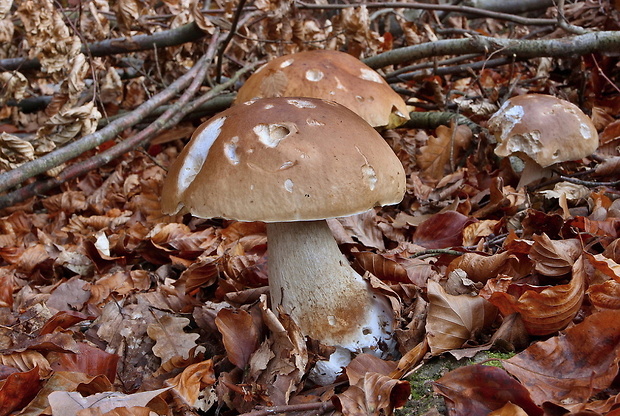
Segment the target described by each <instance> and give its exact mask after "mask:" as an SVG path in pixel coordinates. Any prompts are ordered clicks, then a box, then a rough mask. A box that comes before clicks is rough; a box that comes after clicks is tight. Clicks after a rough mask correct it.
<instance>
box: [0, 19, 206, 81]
mask: <svg viewBox="0 0 620 416" xmlns="http://www.w3.org/2000/svg"><path fill="white" fill-rule="evenodd" d="M205 35H206V33H205V32H203V31H202V30H201V29H200V28H199V27H198V25H197V24H196V23H195V22H191V23H187V24H185V25H183V26H180V27H177V28H174V29H170V30H162V31H161V32H155V33H153V34H151V35H136V36H131V37H122V38H114V39H106V40H102V41H100V42H94V43H91V44H85V45H82V52H83V53H90V55H92V56H108V55H114V54H119V53H127V52H136V51H145V50H149V49H153V48H154V47H158V48H165V47H168V46H178V45H181V44H183V43H187V42H194V41H197V40H199V39H201V38H203V37H204V36H205ZM40 68H41V63H40V62H39V60H38V59H27V58H8V59H0V69H2V70H3V71H13V70H17V69H19V70H21V71H26V70H37V69H40Z"/></svg>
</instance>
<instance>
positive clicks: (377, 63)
mask: <svg viewBox="0 0 620 416" xmlns="http://www.w3.org/2000/svg"><path fill="white" fill-rule="evenodd" d="M619 50H620V32H614V31H606V32H591V33H586V34H584V35H578V36H571V37H566V38H560V39H537V40H525V39H499V38H493V37H489V36H473V37H470V38H464V39H444V40H438V41H436V42H429V43H424V44H420V45H413V46H406V47H404V48H399V49H394V50H391V51H388V52H384V53H381V54H379V55H375V56H373V57H370V58H367V59H364V63H365V64H366V65H368V66H370V67H371V68H374V69H378V68H383V67H386V66H390V65H397V64H402V63H408V62H411V61H415V60H419V59H424V58H430V57H434V56H444V55H461V54H466V53H481V54H486V55H492V56H494V57H495V56H510V57H514V58H516V59H531V58H540V57H551V58H562V57H570V56H583V55H587V54H589V53H593V52H602V53H617V52H618V51H619Z"/></svg>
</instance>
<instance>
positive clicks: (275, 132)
mask: <svg viewBox="0 0 620 416" xmlns="http://www.w3.org/2000/svg"><path fill="white" fill-rule="evenodd" d="M252 130H253V131H254V133H255V134H256V135H257V136H258V140H259V141H260V142H261V143H262V144H264V145H265V146H267V147H276V146H277V145H278V144H280V142H281V141H282V140H284V139H286V138H287V137H288V136H289V135H291V134H294V133H296V132H297V126H296V125H295V124H294V123H281V124H277V123H274V124H263V123H261V124H257V125H256V126H255V127H254V128H253V129H252Z"/></svg>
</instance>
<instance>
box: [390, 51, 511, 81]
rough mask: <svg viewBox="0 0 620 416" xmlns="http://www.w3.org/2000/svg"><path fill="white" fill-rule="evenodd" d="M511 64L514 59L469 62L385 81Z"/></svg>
mask: <svg viewBox="0 0 620 416" xmlns="http://www.w3.org/2000/svg"><path fill="white" fill-rule="evenodd" d="M512 62H514V59H512V57H502V58H495V59H488V60H481V61H476V62H471V63H468V64H460V65H453V66H446V67H442V68H428V69H422V70H419V71H412V72H408V73H405V74H401V75H398V76H396V77H390V78H386V81H387V82H388V83H395V82H401V81H411V80H416V79H421V78H425V77H428V76H430V75H438V76H443V75H450V74H460V73H463V72H468V71H471V70H480V69H484V68H495V67H498V66H501V65H508V64H510V63H512ZM439 63H440V62H438V64H439Z"/></svg>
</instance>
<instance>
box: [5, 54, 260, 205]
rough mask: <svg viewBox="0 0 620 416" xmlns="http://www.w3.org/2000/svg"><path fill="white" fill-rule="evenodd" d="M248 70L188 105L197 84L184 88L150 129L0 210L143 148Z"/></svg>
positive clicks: (12, 197)
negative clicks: (188, 98) (179, 96)
mask: <svg viewBox="0 0 620 416" xmlns="http://www.w3.org/2000/svg"><path fill="white" fill-rule="evenodd" d="M206 69H207V68H206V66H205V67H204V70H205V71H206ZM251 69H253V67H252V66H248V67H245V68H243V69H241V70H240V71H238V72H237V73H236V74H235V75H234V76H233V77H231V78H230V79H229V80H227V81H226V82H224V83H222V84H219V85H216V86H215V87H213V88H212V89H211V90H209V91H208V92H207V93H206V94H204V95H202V96H201V97H200V98H198V99H196V100H194V101H193V102H191V103H187V100H186V99H184V97H185V96H186V94H187V95H188V96H190V95H193V94H194V93H195V91H196V90H197V87H195V84H196V83H193V84H192V86H191V87H190V88H188V89H187V91H186V94H184V95H183V97H181V98H180V99H179V100H178V101H177V102H176V103H175V104H173V105H171V106H170V108H169V109H168V110H167V111H165V112H164V114H162V115H161V116H160V117H159V118H158V119H157V120H156V121H155V122H153V123H152V124H151V125H149V127H147V128H146V129H144V130H142V131H140V133H138V134H136V135H135V136H133V137H131V138H129V139H127V140H124V141H123V142H121V143H119V144H117V145H115V146H114V147H111V148H110V149H108V150H105V151H103V152H101V153H98V154H97V155H95V156H93V157H91V158H89V159H87V160H84V161H81V162H78V163H75V164H72V165H71V166H69V167H67V168H66V169H65V170H63V171H62V172H61V173H60V174H59V175H57V176H55V177H53V178H48V179H44V180H40V181H37V182H34V183H31V184H29V185H26V186H24V187H22V188H20V189H18V190H16V191H13V192H11V193H8V194H6V195H3V196H0V209H3V208H6V207H9V206H11V205H14V204H16V203H18V202H21V201H25V200H26V199H28V198H31V197H33V196H35V195H39V194H41V193H43V192H46V191H48V190H50V189H53V188H55V187H58V186H59V185H61V184H62V183H65V182H67V181H69V180H71V179H74V178H77V177H79V176H82V175H84V174H85V173H87V172H89V171H91V170H94V169H97V168H100V167H102V166H104V165H106V164H107V163H109V162H111V161H112V160H114V159H117V158H119V157H120V156H122V155H123V154H125V153H127V152H129V151H132V150H134V149H136V148H139V147H143V146H145V145H146V144H147V143H148V142H149V141H150V140H151V139H152V138H153V137H154V136H155V135H157V134H158V133H159V132H161V131H162V130H165V129H168V128H171V127H173V126H175V125H176V124H178V122H179V121H180V120H181V119H182V118H183V117H184V116H185V115H187V114H188V113H190V112H193V111H196V109H198V108H200V107H201V106H203V105H204V104H205V103H206V102H207V101H209V100H211V99H213V98H214V97H216V96H217V95H218V94H220V93H221V92H223V91H224V90H226V89H227V88H230V87H231V86H232V85H234V83H235V82H237V80H238V79H239V78H240V77H241V76H242V75H243V74H245V73H246V72H247V71H249V70H251ZM204 75H205V74H204V73H201V74H197V76H196V80H199V81H200V82H201V81H202V79H204ZM198 84H199V82H198Z"/></svg>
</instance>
